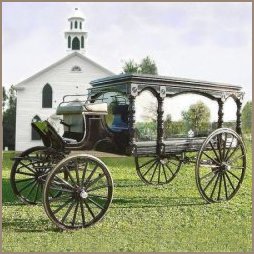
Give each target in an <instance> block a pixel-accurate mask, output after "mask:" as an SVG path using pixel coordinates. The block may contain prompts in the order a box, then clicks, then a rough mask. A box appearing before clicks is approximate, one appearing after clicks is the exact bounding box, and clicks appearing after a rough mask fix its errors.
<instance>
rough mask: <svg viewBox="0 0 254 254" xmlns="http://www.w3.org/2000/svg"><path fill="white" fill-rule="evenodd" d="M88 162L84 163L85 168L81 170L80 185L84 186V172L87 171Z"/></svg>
mask: <svg viewBox="0 0 254 254" xmlns="http://www.w3.org/2000/svg"><path fill="white" fill-rule="evenodd" d="M87 165H88V161H86V162H85V168H84V169H83V173H82V178H81V185H82V186H84V181H85V176H86V170H87Z"/></svg>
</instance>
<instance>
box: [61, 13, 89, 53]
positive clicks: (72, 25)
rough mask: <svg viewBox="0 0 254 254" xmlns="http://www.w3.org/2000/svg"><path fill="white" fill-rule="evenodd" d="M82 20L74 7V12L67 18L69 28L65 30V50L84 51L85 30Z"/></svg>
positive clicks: (80, 14) (81, 15) (82, 17)
mask: <svg viewBox="0 0 254 254" xmlns="http://www.w3.org/2000/svg"><path fill="white" fill-rule="evenodd" d="M84 20H85V19H84V16H83V14H82V12H81V11H80V10H79V9H78V8H75V10H74V13H73V14H72V15H71V16H70V17H69V18H68V21H69V28H68V30H67V31H66V32H65V40H66V47H67V52H73V51H77V52H79V53H81V54H85V53H86V38H87V32H85V31H84Z"/></svg>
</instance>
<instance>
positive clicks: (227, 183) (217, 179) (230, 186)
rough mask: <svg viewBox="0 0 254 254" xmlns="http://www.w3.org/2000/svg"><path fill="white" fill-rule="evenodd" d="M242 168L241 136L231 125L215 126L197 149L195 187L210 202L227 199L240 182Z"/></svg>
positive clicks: (243, 165) (244, 161) (243, 163)
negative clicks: (214, 129)
mask: <svg viewBox="0 0 254 254" xmlns="http://www.w3.org/2000/svg"><path fill="white" fill-rule="evenodd" d="M245 169H246V151H245V146H244V143H243V141H242V138H241V137H240V136H239V135H238V134H237V133H236V132H235V131H233V130H231V129H227V128H221V129H218V130H216V131H214V132H213V133H211V134H210V135H209V136H208V137H207V139H206V140H205V141H204V143H203V145H202V147H201V149H200V151H199V153H198V157H197V162H196V183H197V187H198V190H199V192H200V194H201V195H202V197H203V198H204V199H205V200H206V201H208V202H209V203H212V202H220V201H224V200H230V199H231V198H233V197H234V196H235V194H236V193H237V191H238V190H239V188H240V186H241V183H242V181H243V178H244V174H245Z"/></svg>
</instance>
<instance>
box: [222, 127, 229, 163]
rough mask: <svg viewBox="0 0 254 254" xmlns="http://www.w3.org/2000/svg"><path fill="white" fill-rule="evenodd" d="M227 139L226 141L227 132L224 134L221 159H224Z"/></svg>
mask: <svg viewBox="0 0 254 254" xmlns="http://www.w3.org/2000/svg"><path fill="white" fill-rule="evenodd" d="M227 139H228V134H227V132H226V133H225V141H224V145H223V153H222V157H223V158H222V159H224V158H225V152H226V147H227Z"/></svg>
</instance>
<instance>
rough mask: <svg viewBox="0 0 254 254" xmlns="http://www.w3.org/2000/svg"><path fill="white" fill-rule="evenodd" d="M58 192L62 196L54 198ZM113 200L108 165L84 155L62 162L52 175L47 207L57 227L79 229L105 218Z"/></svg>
mask: <svg viewBox="0 0 254 254" xmlns="http://www.w3.org/2000/svg"><path fill="white" fill-rule="evenodd" d="M65 174H67V175H68V178H67V179H65V178H64V175H65ZM58 191H60V192H61V193H62V195H60V196H58V197H53V198H52V196H54V195H52V193H54V192H58ZM112 197H113V181H112V178H111V175H110V173H109V171H108V169H107V167H106V165H105V164H104V163H103V162H102V161H101V160H99V159H98V158H96V157H94V156H91V155H82V154H81V155H73V156H70V157H67V158H66V159H64V160H62V161H61V162H60V163H59V164H58V165H57V166H56V167H55V168H54V169H53V170H52V172H51V173H50V174H49V176H48V178H47V180H46V183H45V186H44V194H43V205H44V209H45V211H46V214H47V215H48V217H49V218H50V220H51V221H52V222H53V223H54V224H55V225H56V226H57V227H59V228H61V229H64V230H65V229H79V228H85V227H89V226H91V225H93V224H94V223H96V222H98V221H99V220H100V219H102V217H103V216H104V215H105V213H106V212H107V210H108V208H109V206H110V204H111V201H112Z"/></svg>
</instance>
